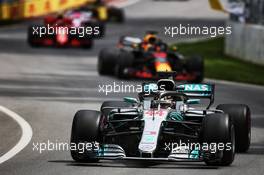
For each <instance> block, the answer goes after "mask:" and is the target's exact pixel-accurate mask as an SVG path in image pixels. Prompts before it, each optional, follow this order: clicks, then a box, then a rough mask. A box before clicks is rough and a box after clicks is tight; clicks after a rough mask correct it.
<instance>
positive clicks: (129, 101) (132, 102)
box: [124, 97, 138, 104]
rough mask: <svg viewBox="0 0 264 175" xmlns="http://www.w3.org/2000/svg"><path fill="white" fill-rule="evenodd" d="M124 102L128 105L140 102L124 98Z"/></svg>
mask: <svg viewBox="0 0 264 175" xmlns="http://www.w3.org/2000/svg"><path fill="white" fill-rule="evenodd" d="M124 101H125V102H127V103H131V104H135V103H138V100H137V99H136V98H132V97H124Z"/></svg>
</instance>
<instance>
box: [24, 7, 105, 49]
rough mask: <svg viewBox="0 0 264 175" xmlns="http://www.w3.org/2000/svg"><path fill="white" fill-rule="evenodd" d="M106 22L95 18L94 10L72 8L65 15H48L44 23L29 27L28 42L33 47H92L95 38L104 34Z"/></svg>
mask: <svg viewBox="0 0 264 175" xmlns="http://www.w3.org/2000/svg"><path fill="white" fill-rule="evenodd" d="M104 30H105V29H104V24H103V23H102V22H99V21H98V20H97V19H95V18H93V15H92V12H87V11H86V12H81V11H75V10H70V11H67V12H66V13H64V14H63V15H57V16H47V17H45V18H44V25H35V26H30V27H29V28H28V43H29V44H30V45H31V46H32V47H37V46H57V47H83V48H91V47H92V46H93V40H94V39H95V38H101V37H102V36H103V35H104Z"/></svg>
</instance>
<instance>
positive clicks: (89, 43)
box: [82, 39, 93, 49]
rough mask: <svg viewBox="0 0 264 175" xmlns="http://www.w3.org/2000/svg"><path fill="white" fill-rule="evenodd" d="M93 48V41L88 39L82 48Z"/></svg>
mask: <svg viewBox="0 0 264 175" xmlns="http://www.w3.org/2000/svg"><path fill="white" fill-rule="evenodd" d="M92 47H93V40H92V39H88V40H87V41H84V43H83V44H82V48H84V49H91V48H92Z"/></svg>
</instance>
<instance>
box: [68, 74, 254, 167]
mask: <svg viewBox="0 0 264 175" xmlns="http://www.w3.org/2000/svg"><path fill="white" fill-rule="evenodd" d="M202 99H208V100H209V103H208V105H202V107H196V105H197V104H198V103H200V100H202ZM213 101H214V85H213V84H176V83H175V82H174V81H173V80H172V79H160V80H159V81H158V82H157V83H144V84H143V85H142V92H140V93H139V94H138V98H131V97H125V98H124V100H123V101H106V102H104V103H103V104H102V106H101V110H100V111H95V110H80V111H78V112H77V113H76V114H75V116H74V119H73V123H72V131H71V145H80V144H89V145H90V146H89V148H88V147H86V148H87V149H85V150H78V149H77V147H76V146H75V147H73V149H71V156H72V158H73V159H74V160H75V161H78V162H98V161H99V160H104V159H110V160H141V161H142V160H143V161H195V162H197V161H201V162H205V163H206V164H207V165H216V166H228V165H230V164H232V162H233V160H234V157H235V153H236V152H246V151H247V150H248V149H249V146H250V133H251V125H250V122H251V115H250V109H249V107H248V106H247V105H244V104H220V105H218V106H217V107H216V109H212V108H211V105H212V104H213ZM74 148H76V149H74Z"/></svg>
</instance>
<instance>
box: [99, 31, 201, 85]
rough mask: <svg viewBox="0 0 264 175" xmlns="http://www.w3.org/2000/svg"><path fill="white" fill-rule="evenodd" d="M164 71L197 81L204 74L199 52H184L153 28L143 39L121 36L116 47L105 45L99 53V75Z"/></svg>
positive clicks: (152, 75)
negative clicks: (184, 54) (197, 53)
mask: <svg viewBox="0 0 264 175" xmlns="http://www.w3.org/2000/svg"><path fill="white" fill-rule="evenodd" d="M163 71H176V72H178V74H177V77H175V78H176V80H184V81H189V82H195V83H199V82H202V80H203V77H204V61H203V58H202V57H200V56H193V57H185V56H183V55H182V54H180V53H179V52H178V51H177V49H176V48H175V47H173V48H170V47H168V45H167V44H166V43H164V42H162V41H161V39H159V38H158V37H157V35H156V34H155V32H148V33H147V35H146V36H145V37H144V38H143V40H142V39H140V38H134V37H128V36H125V37H121V38H120V42H119V43H118V47H117V48H105V49H103V50H101V52H100V53H99V57H98V72H99V74H100V75H115V76H117V77H118V78H123V79H124V78H143V79H144V78H148V79H152V78H154V79H158V78H159V77H158V73H159V72H163Z"/></svg>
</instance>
